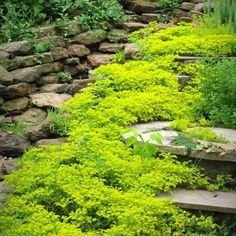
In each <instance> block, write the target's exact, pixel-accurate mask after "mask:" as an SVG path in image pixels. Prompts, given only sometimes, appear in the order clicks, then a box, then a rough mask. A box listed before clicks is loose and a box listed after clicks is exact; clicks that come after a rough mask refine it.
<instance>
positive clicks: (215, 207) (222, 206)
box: [158, 189, 236, 214]
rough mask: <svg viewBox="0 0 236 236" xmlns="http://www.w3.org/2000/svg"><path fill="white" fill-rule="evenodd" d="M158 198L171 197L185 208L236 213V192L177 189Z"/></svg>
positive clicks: (179, 205)
mask: <svg viewBox="0 0 236 236" xmlns="http://www.w3.org/2000/svg"><path fill="white" fill-rule="evenodd" d="M158 198H170V199H172V200H173V201H174V202H175V204H176V205H177V206H178V207H180V208H184V209H193V210H203V211H213V212H222V213H230V214H236V192H209V191H205V190H185V189H179V190H175V191H174V192H173V193H171V194H170V193H164V194H161V195H160V196H159V197H158Z"/></svg>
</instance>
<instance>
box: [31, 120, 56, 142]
mask: <svg viewBox="0 0 236 236" xmlns="http://www.w3.org/2000/svg"><path fill="white" fill-rule="evenodd" d="M51 123H52V121H51V119H50V118H49V117H47V118H46V119H45V120H44V121H43V122H42V123H41V124H39V125H36V126H34V127H32V128H31V129H29V130H28V131H27V136H28V137H29V139H30V140H32V141H33V142H35V141H38V140H40V139H45V138H48V137H49V136H50V135H51V130H50V125H51Z"/></svg>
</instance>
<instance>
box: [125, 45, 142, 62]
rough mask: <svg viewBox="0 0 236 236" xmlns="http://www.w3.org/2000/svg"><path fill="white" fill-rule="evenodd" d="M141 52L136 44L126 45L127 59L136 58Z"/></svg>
mask: <svg viewBox="0 0 236 236" xmlns="http://www.w3.org/2000/svg"><path fill="white" fill-rule="evenodd" d="M139 51H140V50H139V48H138V46H137V45H136V44H134V43H128V44H126V45H125V50H124V53H125V57H126V59H131V58H134V57H135V55H137V54H138V53H139Z"/></svg>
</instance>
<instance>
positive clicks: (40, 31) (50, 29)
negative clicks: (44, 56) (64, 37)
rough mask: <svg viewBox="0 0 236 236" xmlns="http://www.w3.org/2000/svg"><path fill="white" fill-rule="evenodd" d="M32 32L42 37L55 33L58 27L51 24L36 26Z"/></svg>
mask: <svg viewBox="0 0 236 236" xmlns="http://www.w3.org/2000/svg"><path fill="white" fill-rule="evenodd" d="M32 32H33V34H34V35H35V36H36V37H38V38H42V37H45V36H50V35H55V34H56V29H55V26H54V25H49V26H43V27H39V28H34V29H32Z"/></svg>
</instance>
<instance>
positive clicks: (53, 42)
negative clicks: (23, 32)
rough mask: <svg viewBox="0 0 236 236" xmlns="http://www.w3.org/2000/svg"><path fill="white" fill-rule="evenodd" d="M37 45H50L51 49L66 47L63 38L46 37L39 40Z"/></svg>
mask: <svg viewBox="0 0 236 236" xmlns="http://www.w3.org/2000/svg"><path fill="white" fill-rule="evenodd" d="M37 43H42V44H45V45H49V46H51V47H65V45H66V44H65V41H64V38H63V37H62V36H57V35H55V36H46V37H43V38H40V39H37Z"/></svg>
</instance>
